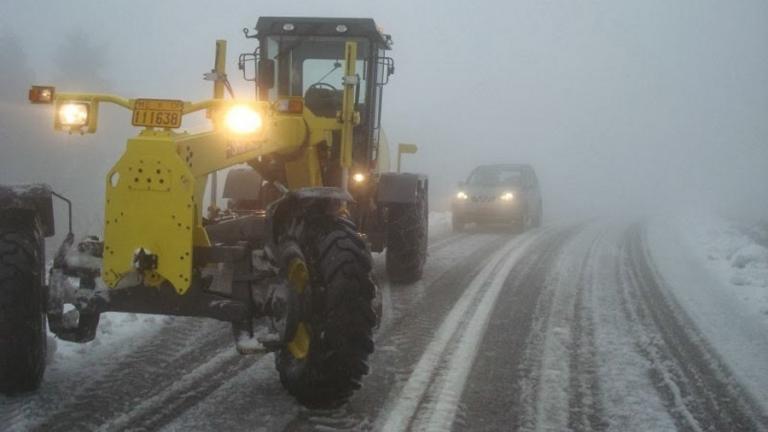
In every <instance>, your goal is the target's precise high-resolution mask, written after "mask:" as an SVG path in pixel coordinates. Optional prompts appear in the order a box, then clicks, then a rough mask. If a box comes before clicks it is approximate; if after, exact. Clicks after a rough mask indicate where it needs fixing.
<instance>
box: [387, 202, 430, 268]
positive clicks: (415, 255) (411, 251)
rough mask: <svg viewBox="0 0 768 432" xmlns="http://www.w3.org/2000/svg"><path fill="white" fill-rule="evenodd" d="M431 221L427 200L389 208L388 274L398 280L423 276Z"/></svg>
mask: <svg viewBox="0 0 768 432" xmlns="http://www.w3.org/2000/svg"><path fill="white" fill-rule="evenodd" d="M428 224H429V221H428V220H427V209H426V203H425V202H424V201H423V200H422V201H419V202H417V203H415V204H395V205H392V206H391V207H389V221H388V225H387V250H386V267H387V277H389V280H390V281H391V282H394V283H412V282H416V281H417V280H419V279H421V275H422V274H423V272H424V263H425V262H426V260H427V241H428V239H427V237H428V234H429V233H428V231H427V230H428Z"/></svg>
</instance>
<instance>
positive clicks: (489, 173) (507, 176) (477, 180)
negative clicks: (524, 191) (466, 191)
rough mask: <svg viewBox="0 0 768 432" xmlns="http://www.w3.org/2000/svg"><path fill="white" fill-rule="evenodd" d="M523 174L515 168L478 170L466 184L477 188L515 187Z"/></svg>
mask: <svg viewBox="0 0 768 432" xmlns="http://www.w3.org/2000/svg"><path fill="white" fill-rule="evenodd" d="M522 177H523V173H522V172H520V170H518V169H515V168H503V167H492V168H480V169H477V170H475V171H473V172H472V174H470V175H469V179H468V180H467V184H470V185H477V186H517V185H519V184H520V183H521V181H522Z"/></svg>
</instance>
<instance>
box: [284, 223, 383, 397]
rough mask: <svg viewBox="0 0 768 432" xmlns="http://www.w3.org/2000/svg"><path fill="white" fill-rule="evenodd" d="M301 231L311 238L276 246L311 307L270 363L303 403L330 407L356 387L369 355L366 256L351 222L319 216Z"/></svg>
mask: <svg viewBox="0 0 768 432" xmlns="http://www.w3.org/2000/svg"><path fill="white" fill-rule="evenodd" d="M305 231H308V235H306V234H305V235H302V236H301V238H299V239H296V240H295V241H292V240H284V241H282V242H281V243H282V244H283V247H282V248H281V251H282V252H281V257H280V260H281V267H282V268H283V269H284V271H285V275H286V277H287V278H288V279H289V281H290V283H291V285H292V286H294V287H298V288H297V289H298V291H300V293H301V294H303V296H304V298H305V299H307V300H308V302H305V303H304V305H305V306H304V310H305V312H304V313H303V316H302V321H301V322H299V324H298V326H297V328H296V331H295V333H294V336H293V338H291V339H290V341H289V343H288V344H287V345H286V346H285V347H283V348H281V349H280V350H279V351H278V352H277V353H276V357H275V361H276V366H277V370H278V372H279V373H280V381H281V382H282V384H283V386H284V387H285V388H286V390H287V391H288V392H289V393H290V394H291V395H293V396H294V397H295V398H296V399H297V400H298V401H299V402H300V403H301V404H303V405H305V406H307V407H310V408H324V409H327V408H335V407H338V406H340V405H342V404H343V403H345V402H346V401H347V400H348V399H349V397H350V396H351V395H352V393H353V392H354V391H355V390H357V389H358V388H360V385H361V379H362V377H363V376H364V375H365V374H367V373H368V364H367V361H368V356H369V355H370V354H371V353H372V352H373V329H374V326H375V325H376V315H375V312H374V306H373V302H374V297H375V295H376V286H375V284H374V282H373V279H372V277H371V268H372V266H371V255H370V252H368V250H367V248H366V245H365V243H364V242H363V240H362V239H361V238H360V236H359V235H358V233H357V230H356V229H355V226H354V224H352V223H351V222H348V221H346V220H344V219H341V218H336V217H321V218H319V219H318V220H315V221H313V222H311V223H310V224H308V226H307V227H306V228H305ZM298 245H301V246H300V247H299V246H298ZM307 278H308V281H307V282H302V280H304V279H307ZM307 291H308V292H307Z"/></svg>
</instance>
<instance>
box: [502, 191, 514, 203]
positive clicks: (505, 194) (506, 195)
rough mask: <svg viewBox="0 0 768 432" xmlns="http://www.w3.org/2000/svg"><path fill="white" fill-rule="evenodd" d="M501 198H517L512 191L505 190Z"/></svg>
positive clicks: (509, 199) (508, 199)
mask: <svg viewBox="0 0 768 432" xmlns="http://www.w3.org/2000/svg"><path fill="white" fill-rule="evenodd" d="M501 199H502V200H504V201H512V200H513V199H515V194H513V193H512V192H505V193H504V194H503V195H502V196H501Z"/></svg>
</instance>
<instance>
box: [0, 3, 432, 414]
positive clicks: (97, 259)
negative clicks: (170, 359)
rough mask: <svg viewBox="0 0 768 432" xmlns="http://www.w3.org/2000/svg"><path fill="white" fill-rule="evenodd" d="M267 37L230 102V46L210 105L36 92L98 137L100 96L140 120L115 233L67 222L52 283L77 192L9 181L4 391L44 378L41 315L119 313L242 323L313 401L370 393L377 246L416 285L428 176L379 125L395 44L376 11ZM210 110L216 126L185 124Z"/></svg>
mask: <svg viewBox="0 0 768 432" xmlns="http://www.w3.org/2000/svg"><path fill="white" fill-rule="evenodd" d="M255 30H256V32H255V34H252V33H251V31H250V30H244V33H245V36H246V37H247V38H249V39H256V40H257V41H258V47H257V48H256V49H255V50H254V51H253V52H251V53H246V54H242V55H241V56H240V58H239V61H238V65H239V69H240V70H241V71H242V73H243V75H244V78H245V79H246V80H249V81H254V84H255V85H254V93H255V94H254V95H251V97H249V98H236V97H235V95H234V94H232V88H231V85H230V83H229V77H228V75H227V73H226V70H225V64H226V43H225V42H224V41H218V42H217V44H216V58H215V62H214V68H213V70H212V71H211V72H210V73H206V74H205V78H206V79H207V80H210V81H213V87H214V89H213V98H212V99H210V100H206V101H201V102H188V101H184V100H165V99H152V98H142V99H125V98H122V97H119V96H113V95H104V94H90V93H59V92H57V91H56V89H55V88H54V87H47V86H33V88H32V89H31V90H30V100H31V101H32V102H33V103H41V104H52V105H53V106H54V111H55V112H54V117H55V120H54V127H55V129H57V130H60V131H64V132H69V133H94V132H96V130H97V125H98V112H99V105H100V104H104V103H112V104H116V105H118V106H121V107H124V108H126V109H128V110H130V111H131V113H132V115H131V122H132V124H133V125H134V126H138V127H141V128H142V129H141V131H140V132H139V134H138V135H137V136H135V137H133V138H130V139H129V140H128V142H127V145H126V148H125V152H124V153H123V155H122V157H121V158H120V160H119V161H118V162H117V163H116V164H115V165H114V167H113V168H112V169H111V170H110V171H109V173H107V175H106V177H105V179H104V186H105V191H106V194H105V215H104V236H103V240H102V239H100V238H95V237H89V238H85V239H82V240H80V241H76V240H75V236H74V235H73V234H72V232H71V231H72V230H71V220H70V230H69V231H70V232H69V234H68V235H67V237H66V239H65V241H64V243H63V244H62V245H61V247H60V248H59V252H58V253H57V255H56V256H55V258H54V261H53V267H52V269H51V270H50V275H49V277H48V278H47V281H46V278H45V277H44V275H45V260H44V247H43V238H44V237H49V236H51V235H53V233H54V222H53V212H52V208H53V202H52V200H53V198H55V197H60V198H63V199H65V198H64V197H61V196H60V195H58V194H56V193H55V192H53V190H52V189H51V188H50V187H49V186H47V185H32V186H26V187H15V188H11V187H2V186H0V310H2V312H3V315H2V316H1V317H0V392H2V393H5V394H14V393H18V392H22V391H28V390H32V389H35V388H37V387H38V386H39V384H40V382H41V380H42V375H43V370H44V365H45V363H44V358H45V352H44V350H45V322H46V320H47V322H48V326H49V327H50V330H51V331H52V332H53V333H54V334H56V335H57V336H58V337H59V338H61V339H64V340H68V341H75V342H87V341H90V340H92V339H93V338H94V337H95V334H96V329H97V326H98V322H99V316H100V314H101V313H103V312H108V311H119V312H136V313H151V314H165V315H180V316H193V317H208V318H215V319H219V320H223V321H228V322H231V323H232V328H233V334H234V338H235V341H236V346H237V348H238V350H239V351H240V352H241V353H243V354H248V353H253V352H263V351H264V350H267V351H274V352H275V353H276V355H275V358H276V366H277V369H278V371H279V374H280V379H281V382H282V383H283V385H284V386H285V388H286V389H287V390H288V391H289V392H290V393H291V394H292V395H294V396H295V397H296V398H297V399H298V400H299V401H300V402H301V403H303V404H305V405H308V406H319V407H329V406H337V405H339V404H341V403H343V402H344V401H346V400H347V399H348V398H349V396H350V395H351V394H352V392H353V391H354V390H355V389H357V388H358V387H359V386H360V380H361V379H362V377H363V375H365V374H366V373H367V370H368V367H367V359H368V356H369V355H370V354H371V353H372V351H373V331H374V329H375V327H376V325H377V324H378V321H379V319H380V310H381V308H380V302H379V298H378V297H377V290H378V288H377V286H376V284H375V281H374V278H373V275H372V262H371V260H372V259H371V255H370V251H376V252H381V251H386V267H387V273H388V275H389V279H390V280H392V281H394V282H411V281H415V280H417V279H419V278H420V277H421V272H422V268H423V265H424V261H425V257H426V241H427V215H428V204H427V186H428V185H427V179H426V178H425V177H424V176H421V175H416V174H404V173H393V172H390V171H389V167H388V156H389V155H388V148H387V143H386V141H385V139H384V134H383V133H382V130H381V111H382V96H383V87H384V85H385V84H387V82H388V80H389V78H390V76H391V75H392V73H393V72H394V64H393V61H392V59H391V58H389V57H387V55H386V53H387V50H389V49H390V48H391V39H390V37H389V36H388V35H385V34H384V33H382V32H381V31H380V30H379V28H378V27H377V26H376V25H375V23H374V21H373V20H371V19H348V18H340V19H336V18H280V17H271V18H261V19H259V21H258V23H257V25H256V29H255ZM227 93H228V96H230V97H227ZM254 96H255V98H254ZM201 111H204V112H206V114H207V117H208V118H210V121H211V126H212V127H211V130H209V131H207V132H203V133H197V134H190V133H187V132H183V131H180V128H181V126H182V120H183V118H184V116H186V115H188V114H192V113H195V112H201ZM72 163H75V162H74V161H73V162H72ZM232 167H236V168H233V169H230V168H232ZM225 169H228V174H227V177H226V182H225V185H224V194H223V199H227V200H228V201H229V205H227V206H221V207H220V206H219V203H221V202H222V201H221V200H222V197H220V196H219V194H218V189H219V188H218V187H217V185H216V178H217V173H218V172H220V171H222V170H225ZM206 190H208V191H209V192H210V198H209V199H208V200H207V202H206V199H205V197H206ZM65 200H66V199H65ZM67 202H68V201H67ZM70 212H71V209H70ZM70 218H71V216H70Z"/></svg>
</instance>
